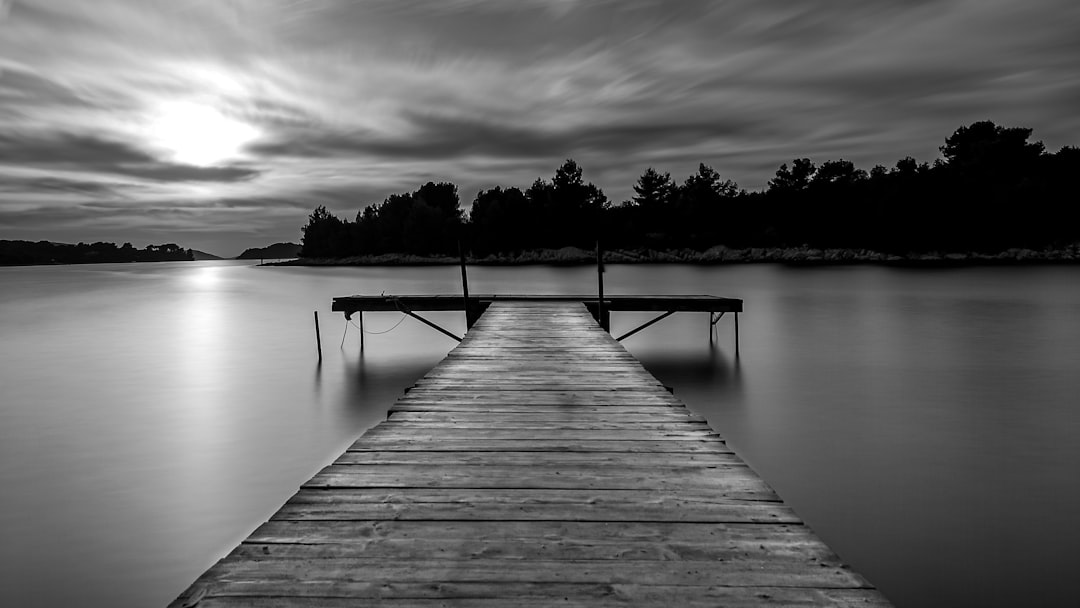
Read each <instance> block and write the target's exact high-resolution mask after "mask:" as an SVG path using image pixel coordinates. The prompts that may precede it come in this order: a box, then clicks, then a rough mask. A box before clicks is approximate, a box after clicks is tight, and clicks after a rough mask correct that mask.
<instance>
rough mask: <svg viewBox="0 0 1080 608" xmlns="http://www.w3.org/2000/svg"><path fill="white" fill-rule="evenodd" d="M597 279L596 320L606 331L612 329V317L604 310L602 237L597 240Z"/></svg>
mask: <svg viewBox="0 0 1080 608" xmlns="http://www.w3.org/2000/svg"><path fill="white" fill-rule="evenodd" d="M596 280H597V284H598V287H599V298H598V299H597V302H596V320H597V321H599V322H600V327H603V328H604V331H611V318H610V317H609V316H608V315H606V314H605V312H606V311H605V310H604V249H603V247H601V245H600V239H597V240H596Z"/></svg>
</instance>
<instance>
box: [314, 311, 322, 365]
mask: <svg viewBox="0 0 1080 608" xmlns="http://www.w3.org/2000/svg"><path fill="white" fill-rule="evenodd" d="M315 345H316V346H318V348H319V361H322V335H321V334H320V333H319V311H317V310H316V311H315Z"/></svg>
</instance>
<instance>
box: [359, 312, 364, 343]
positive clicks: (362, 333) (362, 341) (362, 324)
mask: <svg viewBox="0 0 1080 608" xmlns="http://www.w3.org/2000/svg"><path fill="white" fill-rule="evenodd" d="M360 352H364V311H362V310H361V311H360Z"/></svg>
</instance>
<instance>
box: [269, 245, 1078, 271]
mask: <svg viewBox="0 0 1080 608" xmlns="http://www.w3.org/2000/svg"><path fill="white" fill-rule="evenodd" d="M466 262H467V263H468V264H469V265H471V266H528V265H550V266H582V265H593V264H596V254H595V253H594V252H591V251H586V250H584V249H578V248H576V247H563V248H562V249H537V250H529V251H522V252H516V253H509V254H492V255H488V256H484V257H472V258H467V260H466ZM459 263H460V259H459V258H457V257H451V256H421V255H415V254H391V253H386V254H379V255H365V256H353V257H348V258H314V259H311V258H297V259H294V260H287V261H281V262H267V263H264V264H260V265H261V266H449V265H457V264H459ZM604 263H605V264H698V265H709V266H712V265H729V264H784V265H789V266H851V265H866V264H872V265H879V266H901V267H956V266H1017V265H1037V264H1044V265H1045V264H1055V265H1059V264H1078V263H1080V245H1072V246H1070V247H1067V248H1064V249H1053V250H1041V251H1035V250H1031V249H1020V248H1014V249H1007V250H1005V251H1002V252H1000V253H997V254H985V253H937V252H931V253H924V254H908V255H903V256H900V255H894V254H886V253H881V252H877V251H871V250H868V249H814V248H806V247H788V248H781V247H768V248H766V247H752V248H747V249H731V248H728V247H723V246H717V247H712V248H710V249H707V250H705V251H696V250H693V249H671V250H653V249H644V250H621V249H615V250H612V251H605V252H604Z"/></svg>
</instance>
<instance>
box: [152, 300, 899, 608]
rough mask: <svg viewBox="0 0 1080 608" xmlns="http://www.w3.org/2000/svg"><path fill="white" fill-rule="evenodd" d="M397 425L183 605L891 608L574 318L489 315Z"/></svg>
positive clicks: (257, 535)
mask: <svg viewBox="0 0 1080 608" xmlns="http://www.w3.org/2000/svg"><path fill="white" fill-rule="evenodd" d="M365 302H367V301H366V300H365V301H364V302H360V303H361V304H363V303H365ZM356 303H357V301H353V302H352V303H351V304H349V303H348V302H346V303H345V304H343V305H354V304H356ZM386 303H387V302H383V303H380V302H374V304H373V305H382V304H386ZM458 303H459V304H460V300H459V302H458ZM668 303H669V304H671V305H677V304H678V302H677V301H675V300H672V301H670V302H668ZM684 304H685V302H684ZM432 305H433V306H445V307H448V308H447V309H452V308H449V307H451V306H452V305H453V304H452V303H450V302H449V301H445V300H434V301H432ZM687 305H690V304H687ZM709 305H716V306H721V307H725V306H727V307H734V304H732V303H730V302H728V303H722V302H711V303H709ZM738 307H739V309H741V302H740V303H738ZM387 416H388V419H387V421H385V422H383V423H381V424H379V425H377V426H375V427H373V428H371V429H369V430H368V431H367V432H365V433H364V434H363V435H362V436H361V437H360V438H359V439H357V441H356V442H355V443H354V444H353V445H351V446H350V447H349V448H348V449H347V450H346V451H345V453H343V454H342V455H341V456H339V457H338V458H337V459H336V460H335V461H334V462H333V463H332V464H330V465H329V466H327V467H325V468H323V469H322V470H321V471H320V472H319V473H317V474H316V475H315V476H313V477H312V478H311V479H310V480H309V481H308V482H306V483H305V484H304V485H303V486H302V487H301V488H300V491H299V492H297V493H296V495H295V496H293V497H292V498H291V499H289V500H288V502H286V503H285V505H283V506H282V507H281V508H280V509H279V510H278V511H277V512H276V513H275V514H274V515H273V516H272V517H271V519H270V521H268V522H267V523H265V524H263V525H261V526H260V527H259V528H258V529H257V530H255V531H254V532H253V533H252V534H251V535H250V536H249V537H248V538H247V539H246V540H245V541H244V542H242V543H241V544H240V545H239V546H238V547H236V548H235V549H234V550H233V551H232V552H230V553H229V555H227V556H226V557H225V558H223V559H222V560H221V561H219V562H218V563H217V564H216V565H214V566H213V567H211V568H210V569H209V570H207V571H206V573H205V574H203V576H201V577H200V578H199V579H198V580H196V581H195V583H194V584H192V586H191V587H189V588H188V589H187V590H186V591H185V592H184V593H182V594H181V595H180V597H178V598H177V599H176V601H175V602H174V603H173V606H199V607H204V608H205V607H207V606H222V607H224V606H230V607H238V606H251V607H254V606H331V607H339V606H369V605H373V606H374V605H378V606H383V605H385V606H492V607H493V606H510V605H513V606H526V607H530V606H551V605H555V604H557V605H560V606H590V607H596V606H601V607H604V606H626V605H636V606H690V607H694V606H719V605H722V606H772V605H783V606H862V607H866V606H872V607H883V606H888V602H887V601H886V600H885V599H884V598H883V597H882V596H881V595H880V594H879V593H878V592H877V591H876V590H875V589H873V587H872V586H871V585H870V584H869V583H868V582H867V581H866V580H864V579H863V578H862V577H860V576H859V575H858V574H855V573H854V572H852V571H851V570H849V569H848V568H847V567H846V566H845V565H844V564H843V563H842V562H841V561H840V559H839V558H838V557H837V556H836V554H835V553H833V551H832V550H831V549H829V547H828V546H827V545H825V544H824V543H823V542H821V540H820V539H819V538H818V537H817V536H816V535H815V534H814V533H813V531H812V530H810V529H809V528H808V527H806V526H805V525H803V523H802V521H801V520H800V519H799V517H798V516H797V515H796V514H795V513H794V512H793V511H792V510H791V509H790V508H789V507H787V506H786V505H784V504H783V502H782V501H781V500H780V497H779V496H777V495H776V493H775V492H774V491H773V490H772V489H771V488H770V487H769V486H768V484H766V483H765V482H764V481H763V480H762V479H761V478H760V477H759V476H758V475H756V474H755V473H754V472H753V471H752V470H751V469H750V468H749V467H748V466H746V464H745V463H744V462H743V461H742V460H741V459H740V458H739V457H738V456H737V455H735V454H734V453H733V452H732V450H731V449H730V448H728V446H727V444H726V443H724V441H723V440H722V438H721V437H720V436H719V435H718V434H717V433H716V432H715V431H714V430H713V429H712V428H711V427H709V425H708V424H707V422H706V420H705V419H704V418H703V417H701V416H699V415H696V414H694V413H693V412H691V411H689V410H688V409H686V407H685V406H684V405H683V404H682V403H681V402H680V401H679V400H678V399H676V398H675V397H674V396H673V395H672V394H670V393H669V392H668V391H667V390H666V389H665V388H664V387H663V386H662V385H661V384H660V382H659V381H657V380H656V379H655V378H654V377H653V376H652V375H651V374H649V373H648V372H647V371H646V370H645V369H644V368H643V367H642V366H641V364H640V363H638V362H637V361H636V360H635V359H634V358H633V357H632V356H630V355H629V353H627V352H626V351H625V350H624V349H623V348H622V347H621V346H620V345H619V344H618V343H616V342H615V341H614V340H613V339H612V338H611V336H609V335H608V334H607V333H605V332H604V331H603V330H602V329H600V327H599V326H598V325H597V324H596V322H595V321H594V320H593V319H592V317H591V316H590V315H589V313H588V312H587V311H586V310H585V307H584V306H582V305H581V304H580V303H578V304H574V303H568V302H564V301H560V300H546V301H542V302H532V303H528V302H509V303H503V302H494V303H492V304H491V306H490V307H489V308H488V309H487V312H486V313H485V314H484V315H482V316H481V317H480V319H479V321H478V322H477V323H476V324H475V325H474V327H473V329H472V330H471V331H470V332H469V333H468V334H467V335H466V336H465V339H464V340H463V341H462V342H461V343H460V345H459V346H458V347H457V348H455V349H454V350H453V351H451V353H450V354H449V355H448V356H447V357H446V358H445V359H443V360H442V361H441V362H440V363H439V364H438V365H436V366H435V367H434V368H433V369H432V370H431V371H430V372H429V373H428V374H427V375H426V376H425V377H424V378H422V379H421V380H419V381H417V382H416V384H415V385H414V386H412V387H410V388H409V389H408V391H407V393H406V394H405V395H403V396H402V397H401V399H399V400H398V401H397V402H396V403H395V404H394V405H393V406H392V407H391V408H390V410H389V411H388V412H387Z"/></svg>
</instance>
